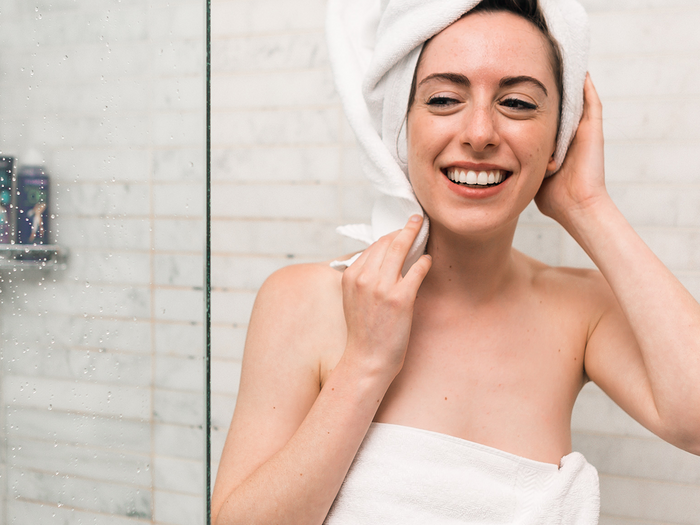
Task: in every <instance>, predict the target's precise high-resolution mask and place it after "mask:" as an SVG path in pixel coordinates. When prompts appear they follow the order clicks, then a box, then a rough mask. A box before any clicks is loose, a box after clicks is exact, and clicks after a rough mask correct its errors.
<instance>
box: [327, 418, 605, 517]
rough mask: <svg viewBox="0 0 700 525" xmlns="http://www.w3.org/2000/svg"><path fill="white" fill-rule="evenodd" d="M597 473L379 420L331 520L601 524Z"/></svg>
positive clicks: (572, 460) (578, 461)
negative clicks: (543, 461) (523, 456)
mask: <svg viewBox="0 0 700 525" xmlns="http://www.w3.org/2000/svg"><path fill="white" fill-rule="evenodd" d="M599 509H600V489H599V485H598V473H597V472H596V470H595V468H594V467H592V466H591V465H590V464H589V463H588V462H586V460H585V458H584V457H583V456H582V455H581V454H580V453H578V452H572V453H571V454H568V455H567V456H564V457H563V458H562V460H561V464H560V466H559V467H557V465H554V464H550V463H542V462H539V461H534V460H530V459H526V458H522V457H519V456H516V455H514V454H509V453H507V452H503V451H501V450H497V449H494V448H491V447H487V446H484V445H480V444H478V443H472V442H470V441H465V440H463V439H460V438H456V437H453V436H448V435H445V434H439V433H436V432H430V431H426V430H420V429H417V428H411V427H405V426H400V425H390V424H384V423H372V425H371V426H370V429H369V431H368V432H367V435H366V436H365V439H364V441H363V442H362V445H361V446H360V449H359V451H358V453H357V455H356V456H355V460H354V461H353V463H352V465H351V467H350V470H349V471H348V474H347V476H346V478H345V481H344V482H343V485H342V487H341V488H340V492H339V493H338V496H337V497H336V499H335V501H334V503H333V506H332V507H331V509H330V512H329V514H328V516H327V518H326V521H325V522H324V525H370V524H372V525H374V524H378V523H381V524H382V525H414V524H415V525H426V524H430V525H457V524H459V525H465V524H491V525H497V524H506V523H507V524H516V525H550V524H551V525H554V524H556V525H594V524H597V523H598V516H599Z"/></svg>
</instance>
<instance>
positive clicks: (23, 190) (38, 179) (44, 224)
mask: <svg viewBox="0 0 700 525" xmlns="http://www.w3.org/2000/svg"><path fill="white" fill-rule="evenodd" d="M16 206H17V242H18V243H19V244H49V217H50V212H49V176H48V175H47V174H46V172H45V170H44V167H43V166H41V165H39V163H38V162H33V163H32V165H25V166H21V167H20V168H19V171H18V173H17V205H16Z"/></svg>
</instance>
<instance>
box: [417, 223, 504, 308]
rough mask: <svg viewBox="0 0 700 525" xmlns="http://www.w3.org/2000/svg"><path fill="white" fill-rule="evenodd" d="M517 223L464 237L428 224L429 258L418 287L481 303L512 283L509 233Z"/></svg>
mask: <svg viewBox="0 0 700 525" xmlns="http://www.w3.org/2000/svg"><path fill="white" fill-rule="evenodd" d="M516 225H517V222H516V223H514V224H513V225H509V226H508V227H507V228H504V229H503V230H502V231H499V232H495V233H494V232H491V233H489V234H488V235H474V236H464V235H456V234H455V233H453V232H450V231H447V230H443V229H441V228H439V227H437V228H434V227H432V225H431V229H430V236H429V238H428V246H427V253H429V254H430V255H431V256H432V258H433V263H432V266H431V268H430V272H429V273H428V275H427V276H426V278H425V280H424V281H423V286H422V287H421V289H422V290H423V292H425V293H431V294H433V293H435V294H438V295H440V296H441V297H443V298H445V299H447V298H449V297H450V296H453V297H459V298H460V300H469V301H470V302H473V303H475V304H476V303H481V302H485V301H489V300H491V299H492V298H493V297H494V296H496V295H497V294H500V293H501V292H502V291H503V289H504V288H505V287H507V286H508V285H509V284H510V283H512V282H513V279H514V278H515V275H516V266H515V261H514V259H513V251H512V244H513V236H514V234H515V227H516Z"/></svg>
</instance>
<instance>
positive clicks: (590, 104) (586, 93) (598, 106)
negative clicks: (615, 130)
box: [583, 73, 603, 120]
mask: <svg viewBox="0 0 700 525" xmlns="http://www.w3.org/2000/svg"><path fill="white" fill-rule="evenodd" d="M583 102H584V104H583V111H584V114H585V116H586V117H587V118H589V119H595V120H602V119H603V103H602V102H601V101H600V97H599V96H598V91H597V90H596V88H595V85H593V80H592V79H591V74H590V73H586V82H585V83H584V85H583Z"/></svg>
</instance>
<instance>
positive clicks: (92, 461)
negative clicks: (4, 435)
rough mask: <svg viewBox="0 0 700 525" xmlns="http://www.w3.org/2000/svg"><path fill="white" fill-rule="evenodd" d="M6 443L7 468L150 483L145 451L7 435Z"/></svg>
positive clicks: (120, 481)
mask: <svg viewBox="0 0 700 525" xmlns="http://www.w3.org/2000/svg"><path fill="white" fill-rule="evenodd" d="M7 447H8V450H9V451H10V453H9V458H8V465H9V466H10V468H11V469H19V470H21V471H26V470H31V471H40V472H52V473H55V475H56V476H79V477H81V478H87V479H91V480H96V481H109V482H115V483H122V484H126V485H134V486H137V487H148V486H150V484H151V465H150V461H151V460H150V458H149V456H147V455H143V454H133V453H129V452H124V451H119V450H109V449H103V448H94V447H86V446H85V445H82V444H81V445H72V444H67V443H58V442H56V441H54V440H51V441H42V440H38V439H27V438H26V437H22V438H19V437H10V438H9V439H8V440H7Z"/></svg>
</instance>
